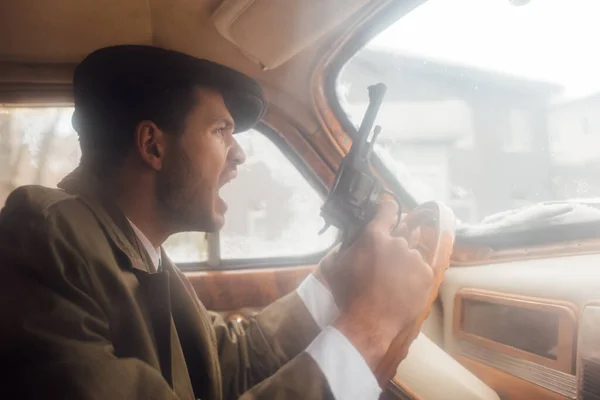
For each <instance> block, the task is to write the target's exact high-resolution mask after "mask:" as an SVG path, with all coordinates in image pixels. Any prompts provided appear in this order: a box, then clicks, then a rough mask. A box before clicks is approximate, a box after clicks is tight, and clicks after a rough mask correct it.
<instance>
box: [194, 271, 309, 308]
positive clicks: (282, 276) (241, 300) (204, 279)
mask: <svg viewBox="0 0 600 400" xmlns="http://www.w3.org/2000/svg"><path fill="white" fill-rule="evenodd" d="M314 268H315V266H314V265H305V266H298V267H279V268H277V267H269V268H256V269H236V270H229V271H227V270H225V271H198V272H187V273H186V276H187V277H188V279H189V280H190V282H191V283H192V286H193V287H194V290H195V291H196V293H197V294H198V297H199V298H200V300H201V301H202V303H203V304H204V306H205V307H206V308H207V309H209V310H213V311H222V312H232V311H236V310H240V309H242V308H252V309H259V308H262V307H265V306H267V305H269V304H270V303H272V302H274V301H275V300H277V299H278V298H280V297H282V296H284V295H285V294H287V293H289V292H291V291H293V290H294V289H295V288H296V287H297V286H298V284H299V283H300V282H301V281H302V280H303V279H304V278H305V277H306V276H307V275H308V274H309V273H311V271H312V270H313V269H314Z"/></svg>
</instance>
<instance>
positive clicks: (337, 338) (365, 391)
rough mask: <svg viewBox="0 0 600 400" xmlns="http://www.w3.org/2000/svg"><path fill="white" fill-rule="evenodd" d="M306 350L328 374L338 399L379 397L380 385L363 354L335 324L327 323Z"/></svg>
mask: <svg viewBox="0 0 600 400" xmlns="http://www.w3.org/2000/svg"><path fill="white" fill-rule="evenodd" d="M306 352H307V353H308V354H310V356H311V357H312V358H313V359H314V360H315V361H316V363H317V364H318V365H319V368H321V371H322V372H323V375H325V378H326V379H327V382H328V383H329V388H330V389H331V392H332V393H333V397H334V398H335V399H336V400H342V399H343V400H354V399H356V400H359V399H360V400H377V399H379V396H380V395H381V388H380V387H379V383H378V382H377V379H375V375H373V372H372V371H371V369H370V368H369V366H368V365H367V363H366V361H365V360H364V358H363V357H362V355H361V354H360V353H359V352H358V350H356V348H355V347H354V346H353V345H352V343H350V341H349V340H348V339H347V338H346V337H345V336H344V335H343V334H342V333H341V332H340V331H338V330H337V329H335V328H334V327H332V326H329V327H326V328H325V329H324V330H323V331H322V332H321V333H320V334H319V335H318V336H317V337H316V339H315V340H314V341H313V342H312V343H311V344H310V345H309V346H308V348H307V349H306Z"/></svg>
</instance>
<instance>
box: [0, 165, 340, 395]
mask: <svg viewBox="0 0 600 400" xmlns="http://www.w3.org/2000/svg"><path fill="white" fill-rule="evenodd" d="M77 171H78V170H76V172H74V173H73V174H71V175H70V176H69V177H67V178H66V179H65V180H64V181H63V183H61V187H62V188H63V189H64V190H61V189H48V188H44V187H40V186H27V187H22V188H19V189H17V190H15V191H14V192H13V193H12V194H11V195H10V196H9V198H8V200H7V202H6V205H5V207H4V209H3V210H2V212H1V213H0V271H1V274H0V339H1V340H0V360H1V362H2V364H3V365H4V366H5V368H4V371H3V372H2V374H1V375H0V379H1V380H2V381H0V398H2V399H4V398H7V399H8V398H11V399H29V398H31V399H36V400H39V399H78V400H88V399H94V400H96V399H97V400H114V399H127V400H137V399H186V400H187V399H195V398H201V399H203V400H209V399H210V400H212V399H215V400H216V399H233V398H238V397H240V396H242V398H247V399H275V398H285V399H294V398H311V399H324V398H332V395H331V392H330V389H329V388H328V385H327V382H326V380H325V377H324V376H323V374H322V373H321V371H320V369H319V368H318V366H317V365H316V363H315V362H314V361H313V359H312V358H311V357H310V356H308V355H307V354H306V353H305V352H303V350H304V349H305V348H306V346H307V345H308V344H309V343H310V342H311V341H312V340H313V339H314V338H315V336H316V335H317V334H318V327H317V325H316V323H315V322H314V320H313V319H312V317H311V315H310V314H309V313H308V310H307V309H306V307H305V306H304V305H303V303H302V302H301V300H300V298H299V297H298V296H297V295H296V294H295V293H292V294H289V295H287V296H285V297H283V298H281V299H280V300H278V301H276V302H275V303H273V304H272V305H270V306H269V307H266V308H265V309H264V310H263V311H262V312H261V313H260V314H259V315H258V316H256V317H255V318H252V319H251V320H250V321H249V322H248V323H246V324H243V325H242V324H238V323H230V324H226V323H225V322H224V321H223V319H222V318H221V317H219V316H218V314H216V313H211V312H209V311H207V310H206V309H205V308H204V306H203V305H202V303H201V302H200V301H199V300H198V297H197V296H196V294H195V292H194V290H193V289H192V287H191V285H190V283H189V281H188V280H187V278H186V277H185V276H184V275H183V274H182V273H181V272H180V271H179V270H178V269H177V268H176V267H175V266H174V265H173V264H172V263H171V262H170V261H169V260H168V258H167V257H166V255H165V254H164V252H163V254H162V257H163V267H162V270H161V271H160V272H158V273H149V272H148V267H147V266H148V265H149V263H150V262H151V261H150V258H149V256H148V254H147V253H146V252H145V250H144V249H143V246H142V245H141V243H140V242H139V240H138V239H137V238H136V236H135V234H134V232H133V230H132V229H131V227H130V225H129V224H128V223H127V220H126V218H125V216H124V215H123V214H122V213H121V212H120V211H119V210H118V209H117V208H116V206H115V205H114V204H113V203H111V201H110V200H107V199H105V198H103V197H102V196H101V195H99V194H98V191H97V189H96V187H97V185H95V184H94V182H95V180H94V179H90V178H89V177H86V179H83V175H82V174H81V173H80V172H77ZM84 181H85V182H88V183H86V184H84V183H82V182H84ZM89 182H92V183H89Z"/></svg>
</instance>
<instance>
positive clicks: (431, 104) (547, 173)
mask: <svg viewBox="0 0 600 400" xmlns="http://www.w3.org/2000/svg"><path fill="white" fill-rule="evenodd" d="M520 3H524V4H525V5H521V6H518V5H517V4H520ZM599 12H600V2H598V1H597V0H578V1H564V0H543V1H531V2H522V1H520V2H515V1H509V0H494V1H482V0H429V1H427V2H425V3H424V4H423V5H421V6H419V7H418V8H416V9H415V10H413V11H412V12H410V13H409V14H407V15H406V16H404V17H402V18H401V19H399V20H398V21H396V22H395V23H394V24H393V25H391V26H390V27H389V28H388V29H386V30H385V31H383V32H382V33H381V34H380V35H378V36H377V37H375V38H373V39H372V40H371V41H370V42H369V43H368V44H367V45H366V46H365V47H364V48H363V49H361V50H360V51H359V52H358V53H357V54H356V55H355V56H354V57H353V58H352V59H351V60H350V61H349V62H348V63H347V64H346V66H345V67H344V68H343V69H342V71H341V72H340V74H339V75H338V81H337V96H338V98H339V101H340V103H341V105H342V108H343V109H344V111H345V112H346V113H347V115H348V117H349V118H350V120H351V121H352V122H353V123H354V124H355V125H358V124H359V123H360V121H361V119H362V116H363V113H364V111H365V109H366V107H367V101H368V98H367V86H369V85H372V84H374V83H377V82H384V83H385V84H386V85H387V86H388V92H387V95H386V98H385V100H384V104H383V106H382V108H381V111H380V114H379V117H378V121H377V123H378V124H379V125H381V126H382V128H383V131H382V134H381V136H380V137H379V139H378V145H377V146H376V149H375V151H376V154H377V156H379V157H380V158H381V159H382V161H383V162H384V164H385V165H386V166H387V167H388V168H389V169H390V170H391V171H392V172H393V173H394V174H395V175H396V176H397V178H398V180H399V181H400V183H401V184H402V185H403V186H405V188H406V189H407V190H408V192H409V193H410V194H411V195H412V196H413V197H414V198H415V199H416V200H417V201H418V202H423V201H427V200H440V201H442V202H445V203H446V204H448V205H449V206H450V207H451V208H453V210H454V212H455V214H456V215H457V217H458V218H459V219H461V220H462V221H463V222H470V223H478V222H479V221H481V220H482V219H483V218H484V217H485V216H487V215H490V214H493V213H497V212H501V211H505V210H508V209H513V208H517V207H521V206H525V205H530V204H533V203H537V202H542V201H555V200H558V201H560V200H570V199H573V198H588V199H589V198H594V197H596V198H600V151H599V150H598V149H600V73H598V71H600V58H598V57H597V56H596V54H595V52H594V51H593V49H592V48H591V47H590V46H591V44H592V43H593V41H594V40H595V38H596V37H598V35H599V34H600V24H598V23H597V16H598V15H599Z"/></svg>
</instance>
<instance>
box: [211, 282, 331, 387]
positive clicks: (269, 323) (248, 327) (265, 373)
mask: <svg viewBox="0 0 600 400" xmlns="http://www.w3.org/2000/svg"><path fill="white" fill-rule="evenodd" d="M212 319H213V326H214V330H215V334H216V338H217V346H218V352H219V360H220V364H221V373H222V380H223V388H224V391H225V392H227V391H230V390H231V391H233V390H235V392H233V393H225V394H226V395H225V396H224V398H232V397H228V396H227V394H229V396H233V395H234V394H235V396H233V397H236V396H239V395H240V394H241V393H243V392H244V391H246V390H248V389H249V388H250V387H252V386H254V385H255V384H257V383H259V382H263V381H264V380H265V379H267V378H270V377H272V375H273V374H275V373H276V372H277V371H280V369H282V368H283V367H284V366H285V370H284V371H285V372H279V373H278V374H277V377H272V379H271V380H270V381H269V382H271V383H270V386H272V385H273V384H274V383H273V381H274V380H277V381H279V380H280V379H281V377H284V376H286V377H287V376H289V375H290V374H291V373H293V372H292V371H293V370H295V369H298V368H300V369H302V368H310V370H311V371H313V372H312V373H313V374H315V375H317V376H320V377H321V378H320V379H319V380H318V381H314V380H313V381H312V382H315V383H316V382H319V383H326V382H325V379H324V377H322V374H321V373H320V370H319V367H318V366H317V364H316V363H314V361H313V360H312V359H310V360H307V359H305V357H304V355H303V354H301V353H302V352H303V351H304V350H305V349H306V347H307V346H308V345H309V344H310V343H311V342H312V341H313V340H314V338H315V337H316V336H317V335H318V333H319V331H320V330H319V328H318V326H317V324H316V322H315V321H314V320H313V318H312V316H311V315H310V313H309V312H308V310H307V308H306V306H305V305H304V303H303V302H302V300H301V299H300V297H299V296H298V295H297V294H296V293H295V292H292V293H290V294H288V295H286V296H284V297H282V298H281V299H279V300H277V301H275V302H274V303H272V304H271V305H269V306H267V307H266V308H264V309H263V310H262V311H261V312H260V313H258V314H257V315H255V316H253V317H251V318H250V319H249V320H248V321H247V322H237V321H231V322H228V323H226V322H225V321H224V320H223V318H222V317H221V316H220V315H218V314H214V313H212ZM299 355H300V357H298V356H299ZM304 372H305V373H308V371H304ZM278 377H280V378H278ZM296 382H297V384H300V387H299V388H298V389H301V391H302V393H303V392H304V391H305V389H306V387H305V385H304V384H302V381H301V380H300V381H296ZM281 383H282V384H284V385H286V386H287V390H288V391H289V390H290V383H289V382H288V381H287V378H286V379H283V380H281ZM291 398H293V397H291ZM302 398H306V397H304V396H302Z"/></svg>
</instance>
